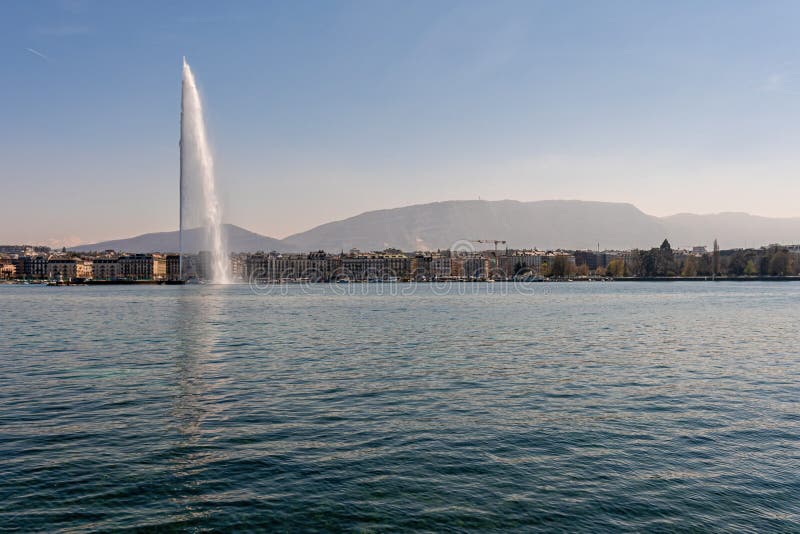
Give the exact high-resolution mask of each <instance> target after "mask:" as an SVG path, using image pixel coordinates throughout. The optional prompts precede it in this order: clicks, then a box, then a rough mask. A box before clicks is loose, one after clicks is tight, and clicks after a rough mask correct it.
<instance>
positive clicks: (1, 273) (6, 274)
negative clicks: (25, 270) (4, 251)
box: [0, 259, 17, 280]
mask: <svg viewBox="0 0 800 534" xmlns="http://www.w3.org/2000/svg"><path fill="white" fill-rule="evenodd" d="M16 275H17V267H16V266H15V265H14V264H13V263H12V262H11V259H5V260H0V280H11V279H12V278H15V277H16Z"/></svg>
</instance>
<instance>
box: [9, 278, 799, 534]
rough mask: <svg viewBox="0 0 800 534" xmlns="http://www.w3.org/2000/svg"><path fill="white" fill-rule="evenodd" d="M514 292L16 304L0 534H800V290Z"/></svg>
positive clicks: (82, 290) (17, 289)
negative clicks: (199, 533)
mask: <svg viewBox="0 0 800 534" xmlns="http://www.w3.org/2000/svg"><path fill="white" fill-rule="evenodd" d="M354 287H355V286H354ZM476 288H480V290H478V291H476V290H475V289H476ZM502 288H503V286H502V285H501V284H492V285H491V286H489V285H479V284H472V285H470V289H469V290H468V291H450V292H449V293H448V294H438V293H443V292H442V291H436V290H435V288H434V287H433V286H425V285H423V286H420V287H417V288H416V290H415V291H414V292H413V294H391V291H387V288H386V286H382V285H380V284H370V285H363V286H361V285H359V286H357V289H355V290H351V291H341V290H337V288H335V287H334V288H332V287H325V288H324V289H323V288H316V289H315V290H314V292H313V293H312V294H308V293H307V292H306V293H304V292H302V291H301V289H300V288H299V287H287V288H285V289H286V291H282V292H280V293H276V292H273V293H272V294H269V295H266V294H254V293H253V292H252V291H251V290H250V289H249V288H247V287H245V286H239V287H211V286H193V287H192V286H184V287H178V286H147V287H125V286H116V287H59V288H55V287H32V286H0V334H1V335H0V525H2V527H3V528H10V529H21V530H43V531H53V530H58V529H64V530H86V529H99V530H108V529H117V528H163V529H179V530H180V529H186V530H203V529H210V530H237V529H238V530H243V529H256V528H264V529H268V528H273V529H279V530H304V529H316V530H367V531H373V530H374V531H386V530H391V531H397V530H429V531H437V532H438V531H442V530H451V531H453V530H468V529H486V530H497V531H501V530H502V531H509V530H526V531H529V530H536V529H541V530H568V531H587V532H588V531H597V530H650V531H652V530H674V529H688V530H718V531H753V532H756V531H764V530H768V529H772V530H783V531H800V405H799V404H798V399H799V398H800V358H799V357H798V350H800V333H798V320H799V319H800V317H799V314H798V312H799V311H800V284H792V283H716V284H714V283H661V284H658V283H652V284H651V283H635V284H626V283H588V284H587V283H583V284H579V283H574V284H537V285H536V287H535V292H534V294H528V293H526V294H519V293H516V292H514V291H503V290H502ZM348 289H349V287H348Z"/></svg>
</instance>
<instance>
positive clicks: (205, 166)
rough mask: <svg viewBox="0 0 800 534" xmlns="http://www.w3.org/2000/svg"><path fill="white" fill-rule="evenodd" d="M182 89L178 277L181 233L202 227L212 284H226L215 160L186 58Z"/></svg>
mask: <svg viewBox="0 0 800 534" xmlns="http://www.w3.org/2000/svg"><path fill="white" fill-rule="evenodd" d="M181 87H182V91H181V142H180V152H181V178H180V180H181V181H180V189H181V198H180V236H181V237H180V249H181V250H180V252H181V276H182V277H183V274H184V267H183V253H184V250H183V245H184V243H183V230H184V229H189V228H197V227H202V228H204V229H205V237H206V240H205V244H204V248H207V249H208V250H209V251H210V252H211V265H210V267H211V281H213V282H214V283H218V284H227V283H229V281H230V275H229V265H230V261H229V258H228V254H227V251H226V247H225V238H224V236H223V234H222V211H221V209H220V205H219V200H218V199H217V191H216V183H215V179H214V160H213V158H212V156H211V148H210V146H209V144H208V138H207V136H206V127H205V121H204V119H203V103H202V102H201V100H200V93H199V92H198V90H197V84H196V83H195V79H194V74H192V69H191V68H190V67H189V64H188V63H186V58H183V83H182V86H181Z"/></svg>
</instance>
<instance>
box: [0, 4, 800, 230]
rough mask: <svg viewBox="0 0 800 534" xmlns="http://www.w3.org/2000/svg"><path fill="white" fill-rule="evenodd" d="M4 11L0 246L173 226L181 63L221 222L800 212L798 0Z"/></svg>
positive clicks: (18, 7) (278, 224)
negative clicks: (441, 206)
mask: <svg viewBox="0 0 800 534" xmlns="http://www.w3.org/2000/svg"><path fill="white" fill-rule="evenodd" d="M2 11H3V14H4V16H3V17H2V19H3V23H2V24H3V26H4V31H3V32H2V36H0V43H2V45H3V46H2V51H0V53H1V54H2V57H3V60H4V61H3V64H4V65H5V68H6V69H7V71H6V74H7V79H8V80H11V83H8V84H5V85H4V86H3V87H0V98H2V100H3V102H4V103H5V106H4V108H5V110H4V115H5V117H4V124H6V125H7V126H6V128H3V129H2V137H1V138H0V141H2V142H1V143H0V147H2V148H0V161H2V162H3V163H2V168H1V169H0V171H2V176H3V193H4V194H3V201H2V203H0V209H2V212H3V213H4V215H5V216H6V217H7V218H8V220H11V221H20V222H21V221H25V224H21V223H20V224H11V225H3V226H2V227H1V228H0V242H30V243H42V244H50V245H60V244H68V245H73V244H77V243H79V242H82V243H86V242H94V241H101V240H105V239H114V238H119V237H123V236H131V235H137V234H141V233H147V232H153V231H164V230H171V229H174V228H175V227H176V221H177V211H176V208H175V205H176V199H177V167H178V158H177V139H178V126H177V125H178V117H177V116H178V110H179V97H180V90H179V85H180V74H179V65H180V60H181V57H182V56H183V55H186V56H187V57H188V58H189V59H190V60H191V61H192V62H193V64H194V65H196V70H197V71H198V76H199V78H200V80H201V85H202V89H203V90H204V98H205V100H206V104H207V109H208V114H209V123H210V125H209V127H210V135H211V138H212V141H213V144H214V152H215V156H216V159H217V162H218V181H219V186H220V192H221V195H222V202H223V206H224V211H225V217H224V219H225V221H226V222H230V223H233V224H237V225H240V226H242V227H245V228H248V229H251V230H253V231H256V232H258V233H261V234H263V235H268V236H272V237H277V238H282V237H286V236H287V235H290V234H292V233H294V232H300V231H304V230H307V229H309V228H311V227H313V226H316V225H317V224H321V223H325V222H328V221H331V220H340V219H343V218H346V217H350V216H353V215H356V214H359V213H362V212H365V211H370V210H374V209H381V208H394V207H398V206H405V205H411V204H417V203H425V202H434V201H445V200H454V199H470V198H472V199H474V198H479V197H480V198H483V199H491V200H500V199H504V198H512V199H515V200H521V201H530V200H541V199H551V198H575V199H582V200H600V201H619V202H631V203H633V204H635V205H636V206H637V207H639V208H640V209H642V210H643V211H644V212H645V213H648V214H653V215H659V216H662V215H669V214H673V213H680V212H694V213H714V212H722V211H742V212H748V213H753V214H758V215H764V216H772V217H791V216H798V215H800V212H798V211H795V207H794V206H793V202H792V197H793V196H794V194H795V193H800V184H798V181H797V180H795V179H794V176H795V175H796V174H797V171H798V170H800V158H797V157H796V156H795V150H794V146H795V145H796V144H797V143H798V141H800V126H798V124H800V121H798V120H797V118H798V114H799V112H800V110H798V107H797V103H796V100H797V98H796V96H797V93H798V90H800V89H798V86H797V80H798V78H797V76H798V66H797V64H796V62H795V60H794V57H793V50H794V49H795V48H796V45H797V44H800V43H798V42H797V41H798V39H799V38H798V37H797V36H796V35H795V32H794V29H793V24H792V21H793V20H795V19H796V15H797V14H800V13H799V12H800V6H797V5H796V4H793V3H790V2H775V3H771V4H769V6H766V7H764V6H755V5H752V4H746V3H733V4H732V3H721V2H720V3H707V4H704V5H700V6H698V5H694V4H691V3H675V4H670V5H669V6H661V5H654V4H651V5H642V4H637V3H633V2H615V3H610V4H604V5H603V6H599V5H591V4H584V3H572V4H570V5H569V7H568V8H564V7H563V4H562V5H559V6H555V5H548V4H543V3H521V2H520V3H515V2H510V3H507V4H503V6H502V9H495V8H494V6H488V5H481V4H477V3H443V4H437V5H435V6H430V5H427V4H424V3H410V4H403V5H400V4H391V3H375V4H357V3H339V4H335V5H334V4H325V3H317V4H305V5H303V6H289V5H280V4H274V5H267V4H259V3H252V4H250V3H242V4H238V5H236V6H231V7H230V8H226V9H224V10H223V9H222V8H220V7H217V6H213V5H210V4H206V5H198V6H195V5H190V4H187V3H176V4H170V5H159V4H156V3H153V4H150V5H149V8H148V9H146V10H143V9H141V6H137V7H136V8H135V9H134V8H133V7H128V6H124V5H104V4H99V3H97V4H96V3H92V2H80V1H75V2H51V3H41V4H35V5H25V4H8V5H6V6H4V7H3V8H2ZM776 191H780V193H781V194H780V195H776V194H775V193H776ZM67 210H69V212H70V216H69V217H64V213H65V211H67ZM31 214H35V216H31ZM98 220H102V221H103V224H102V225H97V224H94V222H95V221H98ZM59 241H60V242H59Z"/></svg>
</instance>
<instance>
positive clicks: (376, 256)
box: [341, 252, 412, 281]
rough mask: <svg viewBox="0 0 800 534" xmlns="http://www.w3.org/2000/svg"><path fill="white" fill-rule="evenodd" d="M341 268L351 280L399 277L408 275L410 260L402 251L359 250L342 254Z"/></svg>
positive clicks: (410, 268)
mask: <svg viewBox="0 0 800 534" xmlns="http://www.w3.org/2000/svg"><path fill="white" fill-rule="evenodd" d="M341 270H342V274H343V275H344V276H346V277H347V278H349V279H350V280H353V281H369V280H389V279H400V278H407V277H409V276H410V274H411V271H412V262H411V260H410V259H409V257H408V256H406V255H405V254H402V253H396V252H388V253H386V252H371V253H363V252H359V253H356V254H348V255H345V256H343V257H342V260H341Z"/></svg>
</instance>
